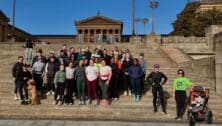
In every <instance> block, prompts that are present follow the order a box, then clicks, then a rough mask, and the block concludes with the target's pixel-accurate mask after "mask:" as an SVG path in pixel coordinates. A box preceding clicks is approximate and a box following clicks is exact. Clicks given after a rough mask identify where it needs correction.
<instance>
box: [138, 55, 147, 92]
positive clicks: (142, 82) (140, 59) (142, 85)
mask: <svg viewBox="0 0 222 126" xmlns="http://www.w3.org/2000/svg"><path fill="white" fill-rule="evenodd" d="M139 56H140V58H139V63H140V66H141V67H142V69H143V75H142V78H141V90H142V91H143V90H144V81H145V76H146V69H147V62H146V60H145V59H144V53H140V54H139Z"/></svg>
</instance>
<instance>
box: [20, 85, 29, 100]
mask: <svg viewBox="0 0 222 126" xmlns="http://www.w3.org/2000/svg"><path fill="white" fill-rule="evenodd" d="M27 87H28V85H27V81H23V82H21V84H20V85H19V94H20V98H21V100H28V88H27ZM23 90H24V92H25V97H24V95H23Z"/></svg>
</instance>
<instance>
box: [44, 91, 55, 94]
mask: <svg viewBox="0 0 222 126" xmlns="http://www.w3.org/2000/svg"><path fill="white" fill-rule="evenodd" d="M46 95H55V93H54V92H53V91H48V92H47V93H46Z"/></svg>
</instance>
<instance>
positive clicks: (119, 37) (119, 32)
mask: <svg viewBox="0 0 222 126" xmlns="http://www.w3.org/2000/svg"><path fill="white" fill-rule="evenodd" d="M121 38H122V37H121V29H118V40H119V41H118V42H122V40H121Z"/></svg>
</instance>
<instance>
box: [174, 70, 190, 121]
mask: <svg viewBox="0 0 222 126" xmlns="http://www.w3.org/2000/svg"><path fill="white" fill-rule="evenodd" d="M177 74H178V76H179V77H177V78H176V79H175V80H174V81H173V89H174V92H175V100H176V111H177V116H176V118H175V119H176V120H182V118H183V114H184V109H185V104H186V99H187V95H186V89H187V88H188V87H190V86H192V83H191V82H190V80H189V79H188V78H186V77H185V72H184V71H183V70H182V69H179V70H178V71H177Z"/></svg>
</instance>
